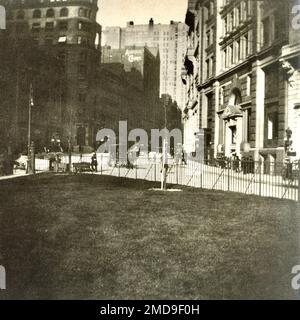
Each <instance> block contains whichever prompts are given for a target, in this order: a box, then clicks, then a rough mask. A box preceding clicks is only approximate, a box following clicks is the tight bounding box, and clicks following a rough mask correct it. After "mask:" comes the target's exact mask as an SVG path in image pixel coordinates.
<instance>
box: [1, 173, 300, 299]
mask: <svg viewBox="0 0 300 320" xmlns="http://www.w3.org/2000/svg"><path fill="white" fill-rule="evenodd" d="M153 187H156V188H157V187H159V185H158V184H155V183H152V182H147V181H140V180H137V181H136V180H129V179H122V178H114V177H107V176H97V175H74V176H73V175H71V176H54V175H38V176H36V177H24V178H19V179H17V180H11V181H9V180H8V181H2V182H1V184H0V230H1V233H0V241H1V242H0V264H2V265H4V266H5V267H6V270H7V290H6V292H1V293H0V294H1V295H2V296H3V298H14V299H29V298H32V299H57V298H65V299H69V298H75V299H86V298H91V299H241V298H243V299H250V298H261V299H264V298H265V299H270V298H271V299H277V298H284V299H289V298H295V293H294V292H293V290H292V289H291V286H290V283H291V278H292V275H291V268H292V266H293V265H295V264H297V263H299V262H300V261H299V259H298V255H299V221H300V220H299V213H300V210H299V205H298V204H297V203H294V202H290V201H282V200H278V199H266V198H259V197H252V196H243V195H240V194H234V193H224V192H218V191H201V190H198V189H192V188H183V192H181V193H180V194H178V193H163V192H157V191H155V192H153V191H150V190H149V189H150V188H153Z"/></svg>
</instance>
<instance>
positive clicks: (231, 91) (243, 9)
mask: <svg viewBox="0 0 300 320" xmlns="http://www.w3.org/2000/svg"><path fill="white" fill-rule="evenodd" d="M295 2H296V1H293V0H289V1H250V0H198V1H195V0H194V1H189V4H188V11H187V14H186V24H187V25H188V27H189V31H188V49H187V54H186V56H185V59H184V65H185V70H184V72H183V74H182V80H183V82H184V83H185V85H186V97H187V102H186V106H185V108H184V113H183V122H184V136H185V138H184V142H185V148H186V150H188V151H193V150H194V149H195V145H196V143H197V136H199V134H203V132H204V135H205V153H206V154H205V156H206V158H212V157H216V156H217V155H220V154H223V155H224V156H226V157H230V156H231V155H232V154H236V155H237V156H239V157H241V156H243V154H244V152H245V151H248V149H250V153H251V154H252V155H253V157H254V159H256V160H263V161H267V162H271V163H272V162H274V161H276V160H278V161H280V160H282V159H283V158H284V157H285V156H286V152H285V141H286V139H287V135H286V130H287V129H288V128H290V129H291V130H292V131H293V134H292V140H293V141H294V143H293V146H292V147H293V149H294V150H295V151H296V152H297V157H298V158H299V156H300V144H299V141H297V140H299V139H298V137H300V131H299V128H300V111H299V109H300V108H299V102H300V81H299V80H300V78H299V77H300V72H299V69H300V60H299V53H300V39H299V33H298V34H296V32H297V31H296V30H295V29H293V25H292V23H291V22H292V19H293V15H292V12H293V10H292V8H293V6H294V5H295ZM298 32H299V31H298Z"/></svg>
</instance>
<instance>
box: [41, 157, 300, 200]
mask: <svg viewBox="0 0 300 320" xmlns="http://www.w3.org/2000/svg"><path fill="white" fill-rule="evenodd" d="M91 157H92V154H89V155H74V154H73V155H72V158H71V162H72V171H75V168H77V167H78V165H79V166H80V165H83V166H81V167H78V168H79V169H78V171H79V172H91V173H92V172H94V173H97V174H100V175H101V174H102V175H110V176H116V177H124V178H129V179H142V180H149V181H155V182H160V181H161V175H162V170H161V169H162V160H161V156H158V157H152V158H151V157H149V156H147V155H145V156H140V157H139V158H138V159H137V160H136V161H135V162H134V163H133V164H132V165H129V164H128V163H127V159H125V160H124V161H112V160H111V157H110V155H109V154H97V163H98V164H97V168H94V170H92V166H91ZM68 163H69V156H68V155H63V156H61V157H60V165H59V166H56V167H55V165H54V166H53V165H52V169H53V170H54V171H60V172H65V171H67V167H68ZM168 163H169V164H168V169H167V178H166V182H167V184H169V185H183V186H190V187H195V188H203V189H211V190H222V191H231V192H239V193H244V194H248V195H258V196H264V197H273V198H280V199H289V200H294V201H300V161H298V162H293V163H286V162H261V161H253V160H244V161H243V160H222V159H213V160H209V161H203V162H196V161H187V163H176V162H175V161H174V160H173V159H169V161H168ZM50 168H51V164H50V162H49V160H42V159H36V170H37V171H48V170H50ZM78 171H77V170H76V172H78Z"/></svg>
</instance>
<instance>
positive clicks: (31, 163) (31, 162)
mask: <svg viewBox="0 0 300 320" xmlns="http://www.w3.org/2000/svg"><path fill="white" fill-rule="evenodd" d="M33 105H34V104H33V87H32V83H30V93H29V103H28V132H27V156H28V161H27V173H28V174H35V155H34V153H35V152H34V142H33V141H31V109H32V107H33Z"/></svg>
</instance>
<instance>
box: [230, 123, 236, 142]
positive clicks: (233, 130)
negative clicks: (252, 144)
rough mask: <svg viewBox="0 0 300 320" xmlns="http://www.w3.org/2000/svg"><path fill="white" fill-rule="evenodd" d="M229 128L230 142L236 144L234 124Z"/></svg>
mask: <svg viewBox="0 0 300 320" xmlns="http://www.w3.org/2000/svg"><path fill="white" fill-rule="evenodd" d="M230 130H231V144H236V126H232V127H230Z"/></svg>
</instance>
